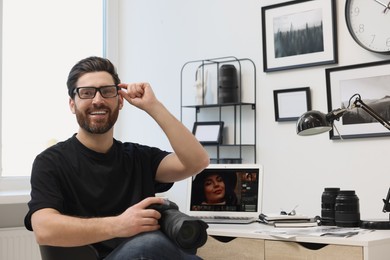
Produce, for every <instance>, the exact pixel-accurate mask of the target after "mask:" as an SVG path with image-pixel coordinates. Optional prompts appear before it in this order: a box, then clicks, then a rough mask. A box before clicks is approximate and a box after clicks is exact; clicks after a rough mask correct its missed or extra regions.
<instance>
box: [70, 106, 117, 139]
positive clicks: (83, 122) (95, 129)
mask: <svg viewBox="0 0 390 260" xmlns="http://www.w3.org/2000/svg"><path fill="white" fill-rule="evenodd" d="M96 109H105V110H107V111H108V118H106V119H101V120H91V118H90V117H88V114H89V113H88V111H89V110H90V109H88V110H87V111H86V112H85V113H83V112H81V111H80V110H78V109H77V107H75V111H76V118H77V122H78V124H79V126H80V127H81V128H82V129H84V130H85V131H87V132H88V133H91V134H105V133H107V132H108V131H109V130H110V129H111V128H112V127H113V126H114V124H115V122H116V120H117V119H118V115H119V105H118V106H117V107H116V108H115V109H114V110H111V109H110V108H108V107H106V106H94V107H93V108H92V110H96Z"/></svg>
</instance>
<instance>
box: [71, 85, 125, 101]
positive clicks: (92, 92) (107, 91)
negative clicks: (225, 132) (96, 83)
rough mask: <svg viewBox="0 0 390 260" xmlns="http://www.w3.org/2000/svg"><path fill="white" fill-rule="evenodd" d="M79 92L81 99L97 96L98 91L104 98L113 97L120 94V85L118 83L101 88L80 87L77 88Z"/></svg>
mask: <svg viewBox="0 0 390 260" xmlns="http://www.w3.org/2000/svg"><path fill="white" fill-rule="evenodd" d="M76 91H77V94H78V95H79V97H80V98H81V99H91V98H94V97H95V96H96V92H97V91H99V92H100V95H102V97H104V98H112V97H116V96H117V95H118V87H117V86H116V85H111V86H103V87H100V88H95V87H80V88H77V89H76Z"/></svg>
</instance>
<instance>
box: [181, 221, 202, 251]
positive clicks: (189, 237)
mask: <svg viewBox="0 0 390 260" xmlns="http://www.w3.org/2000/svg"><path fill="white" fill-rule="evenodd" d="M200 230H201V229H200V227H199V226H198V225H197V223H196V222H195V223H192V224H191V223H189V222H187V221H184V222H183V225H182V226H181V228H180V231H179V233H178V236H177V242H178V243H179V244H181V245H182V246H187V247H188V244H194V243H197V241H199V238H200V237H201V235H200Z"/></svg>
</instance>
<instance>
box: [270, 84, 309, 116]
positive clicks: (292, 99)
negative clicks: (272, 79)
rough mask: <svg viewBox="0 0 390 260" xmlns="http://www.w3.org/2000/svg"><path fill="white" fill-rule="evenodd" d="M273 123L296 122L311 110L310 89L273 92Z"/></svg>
mask: <svg viewBox="0 0 390 260" xmlns="http://www.w3.org/2000/svg"><path fill="white" fill-rule="evenodd" d="M274 105H275V121H279V122H281V121H296V120H297V119H298V118H299V117H300V116H301V115H302V114H303V113H305V112H307V111H309V110H311V98H310V88H309V87H304V88H294V89H281V90H274Z"/></svg>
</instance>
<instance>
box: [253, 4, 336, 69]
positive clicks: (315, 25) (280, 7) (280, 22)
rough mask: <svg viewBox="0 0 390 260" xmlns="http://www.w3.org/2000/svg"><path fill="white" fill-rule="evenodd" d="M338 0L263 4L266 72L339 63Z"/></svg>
mask: <svg viewBox="0 0 390 260" xmlns="http://www.w3.org/2000/svg"><path fill="white" fill-rule="evenodd" d="M335 3H336V1H335V0H303V1H290V2H285V3H280V4H275V5H270V6H264V7H262V10H261V14H262V33H263V63H264V64H263V65H264V71H265V72H271V71H279V70H287V69H294V68H302V67H310V66H316V65H322V64H332V63H337V27H336V26H337V24H336V16H337V14H336V4H335Z"/></svg>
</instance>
